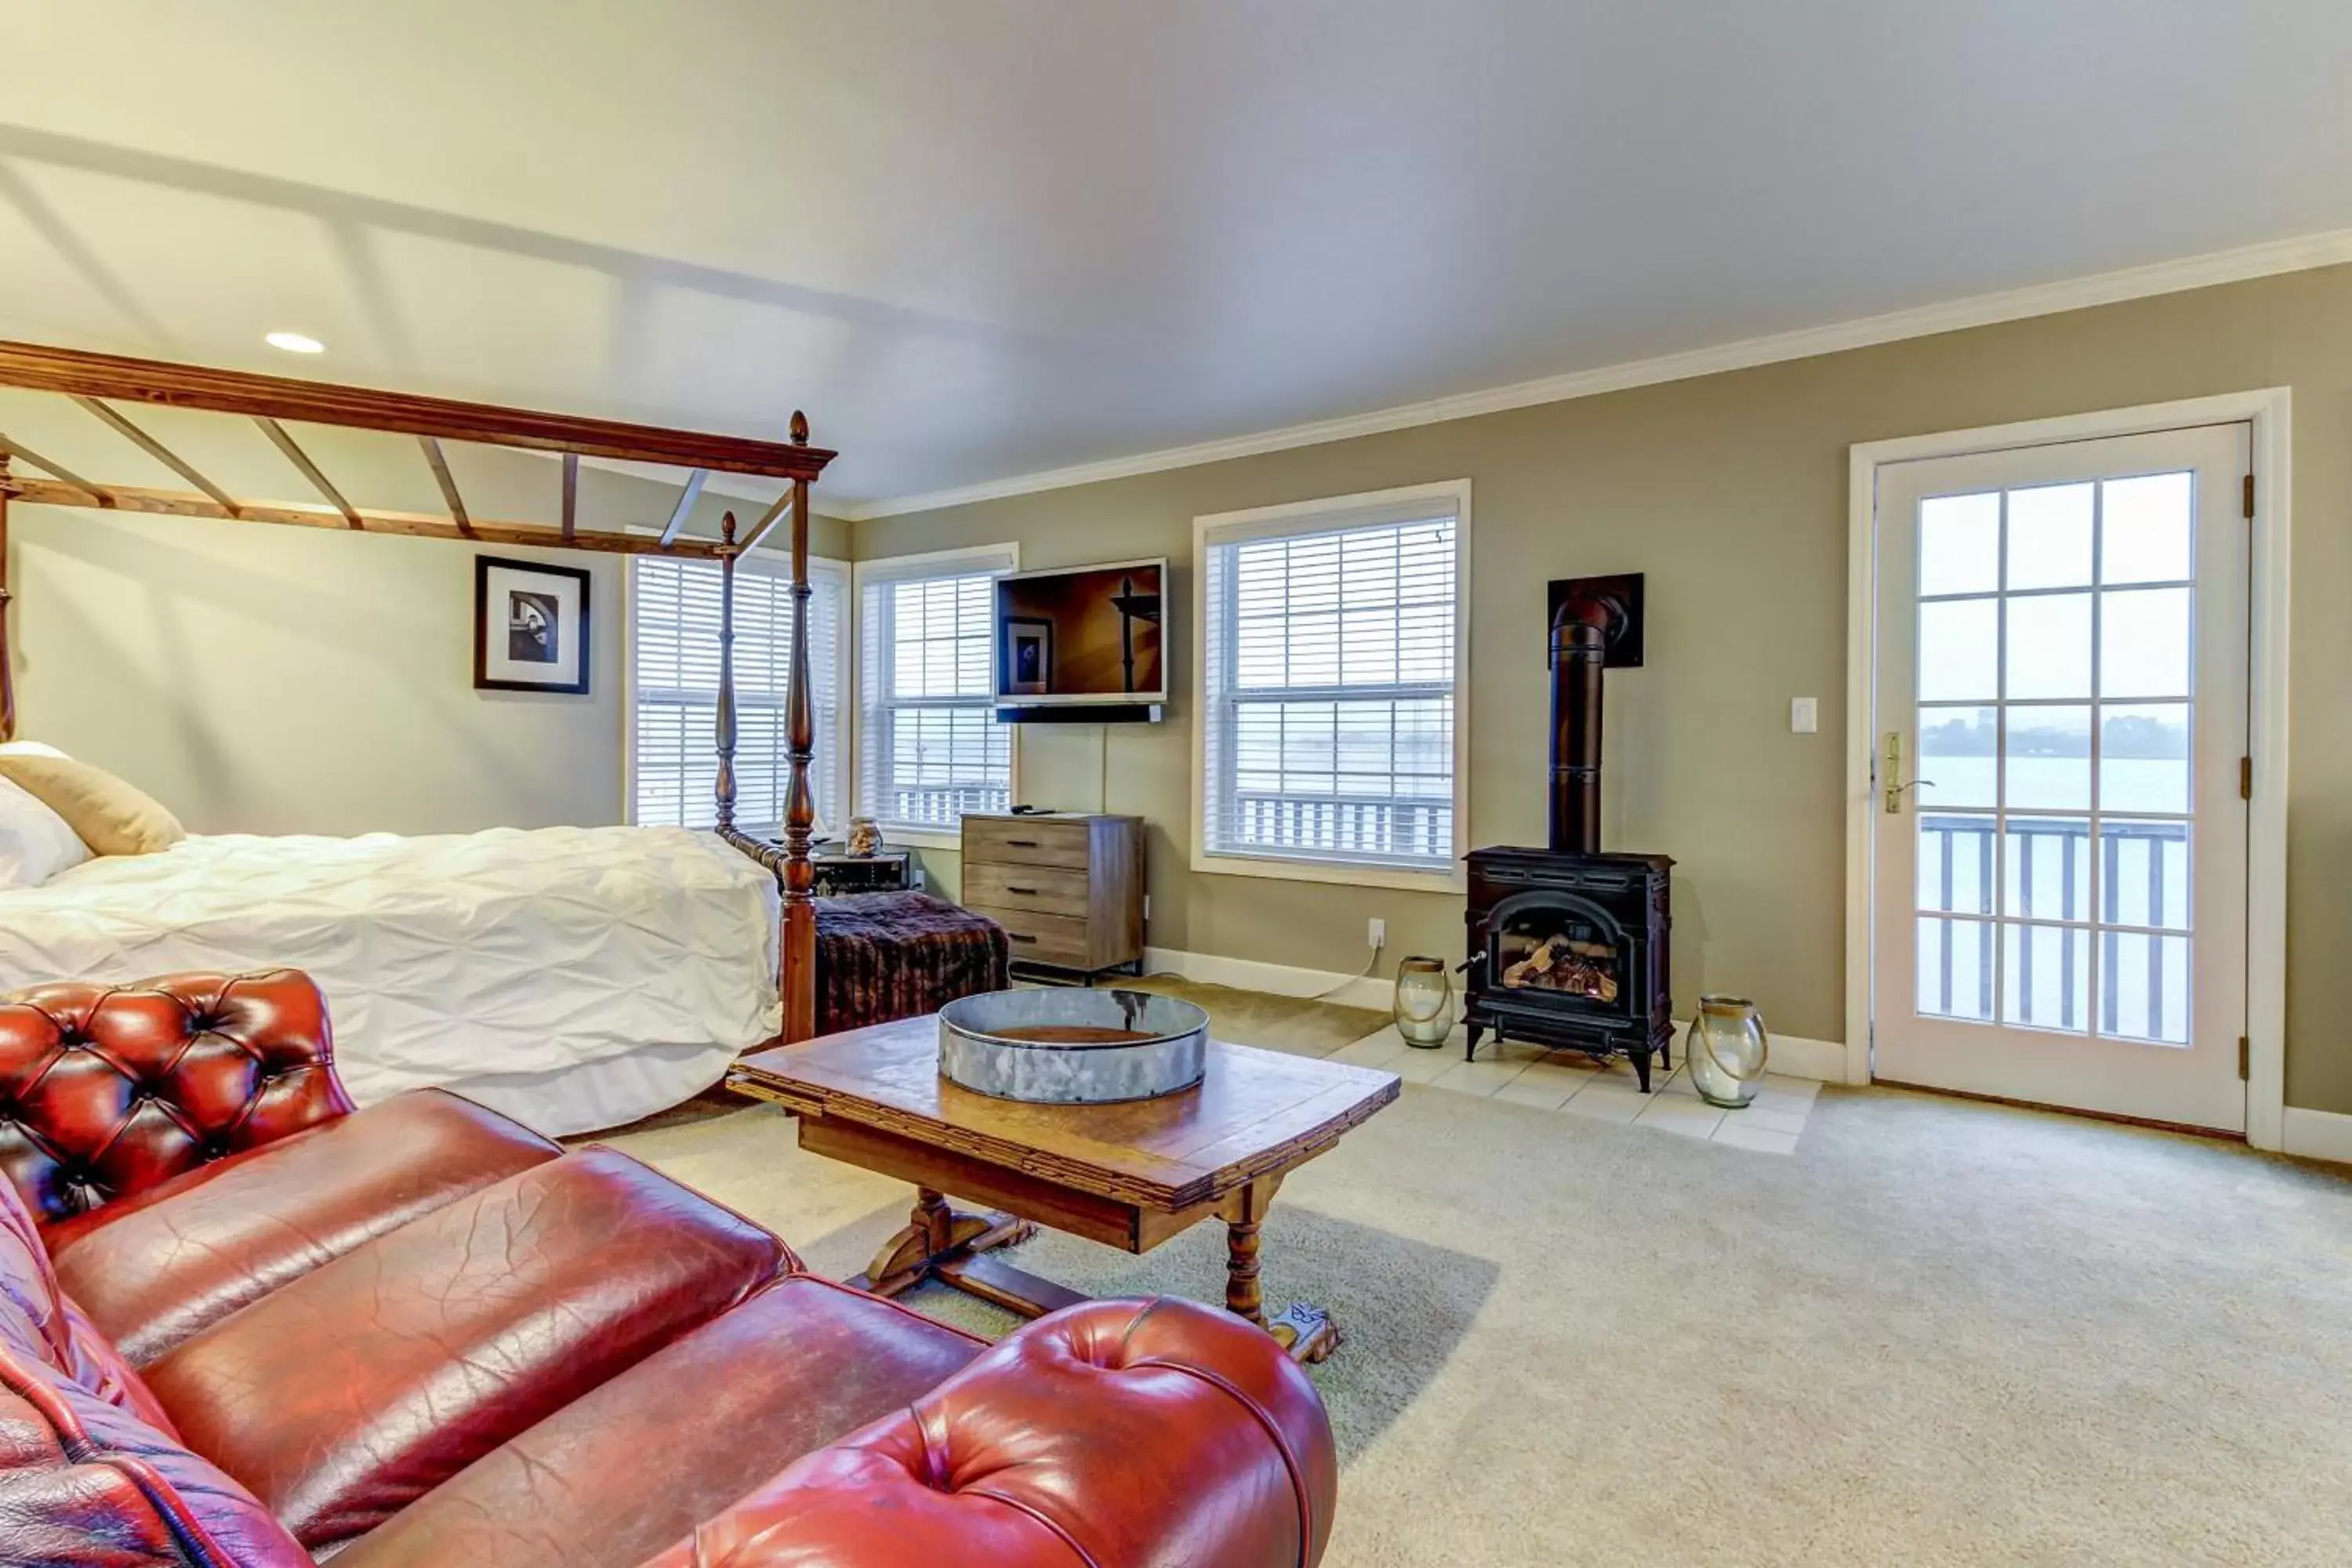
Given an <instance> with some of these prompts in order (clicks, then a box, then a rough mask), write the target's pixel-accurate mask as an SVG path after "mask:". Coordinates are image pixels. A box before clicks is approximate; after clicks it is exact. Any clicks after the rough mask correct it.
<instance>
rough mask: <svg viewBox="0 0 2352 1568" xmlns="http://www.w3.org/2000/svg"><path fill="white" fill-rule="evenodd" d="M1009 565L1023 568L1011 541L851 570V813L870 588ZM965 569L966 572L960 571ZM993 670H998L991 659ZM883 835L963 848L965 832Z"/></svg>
mask: <svg viewBox="0 0 2352 1568" xmlns="http://www.w3.org/2000/svg"><path fill="white" fill-rule="evenodd" d="M1006 562H1009V563H1010V564H1009V565H1007V566H1004V567H1003V571H1005V572H1018V571H1020V570H1021V542H1020V541H1018V540H1010V541H1007V542H1004V543H1002V544H970V545H962V546H959V547H958V548H956V549H953V550H924V551H918V552H914V553H912V554H908V555H877V556H876V557H874V558H873V559H872V560H870V561H859V562H856V563H854V564H853V565H852V566H851V568H850V584H849V597H850V611H851V613H850V614H849V615H847V616H844V617H843V621H844V623H845V625H846V626H848V631H847V633H846V635H847V637H849V653H850V660H851V663H850V676H851V679H850V681H849V688H848V689H849V693H850V711H849V713H848V715H847V723H846V725H845V729H846V730H847V731H848V733H847V737H846V738H847V741H848V745H849V756H848V768H849V771H848V782H849V793H848V794H847V795H844V796H843V797H842V798H843V799H845V800H846V801H848V802H849V804H850V809H851V810H852V811H853V812H854V811H856V809H857V802H858V801H859V800H860V799H861V798H863V796H864V794H865V790H866V779H865V776H864V774H863V773H861V772H859V768H860V767H861V765H862V763H863V760H864V758H865V755H866V658H865V647H866V626H865V621H866V584H869V583H888V582H896V581H898V580H900V579H904V578H908V577H952V576H961V575H962V574H963V573H964V572H966V571H973V570H981V571H991V572H994V571H997V570H998V569H999V563H1006ZM959 568H961V569H962V570H959ZM990 668H991V669H993V668H995V666H994V661H993V658H992V659H991V663H990ZM1006 728H1007V729H1009V730H1010V731H1012V733H1011V735H1010V736H1009V737H1008V738H1007V741H1008V745H1009V747H1010V759H1011V761H1010V768H1009V772H1008V775H1007V777H1008V783H1007V788H1008V791H1009V793H1010V794H1011V795H1012V798H1013V799H1014V800H1016V801H1017V800H1019V799H1020V798H1021V726H1020V725H1018V724H1012V725H1007V726H1006ZM884 833H885V837H887V840H888V841H889V843H890V844H891V845H892V846H894V847H895V846H900V845H904V846H908V847H913V848H917V849H961V848H962V847H963V834H962V833H961V830H959V831H956V832H952V833H950V832H946V831H943V830H941V829H939V828H929V827H898V826H886V827H885V829H884Z"/></svg>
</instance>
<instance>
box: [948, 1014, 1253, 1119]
mask: <svg viewBox="0 0 2352 1568" xmlns="http://www.w3.org/2000/svg"><path fill="white" fill-rule="evenodd" d="M1208 1054H1209V1016H1208V1014H1206V1013H1204V1012H1202V1010H1201V1009H1200V1008H1198V1007H1196V1006H1194V1005H1192V1003H1190V1002H1180V1001H1178V1000H1177V999H1176V998H1175V997H1173V996H1155V995H1153V994H1151V993H1150V992H1148V991H1116V990H1109V991H1096V990H1090V989H1086V988H1082V987H1077V986H1069V987H1057V988H1053V989H1030V990H1021V991H989V992H983V993H982V994H980V995H977V996H963V997H959V998H958V999H957V1000H955V1001H953V1002H950V1003H949V1004H948V1005H946V1006H944V1007H942V1008H940V1074H941V1075H942V1076H943V1077H945V1078H946V1079H948V1080H949V1081H950V1082H951V1083H957V1084H961V1085H962V1086H963V1087H964V1088H966V1089H971V1090H973V1091H975V1092H977V1093H980V1094H986V1095H992V1096H994V1097H995V1098H996V1099H999V1100H1030V1101H1033V1102H1034V1103H1038V1104H1045V1105H1108V1104H1111V1103H1114V1102H1116V1101H1118V1100H1150V1099H1153V1098H1155V1097H1157V1096H1160V1095H1163V1094H1175V1093H1178V1092H1180V1091H1181V1090H1183V1089H1190V1088H1192V1086H1193V1085H1194V1084H1196V1083H1199V1082H1200V1081H1201V1074H1202V1070H1203V1069H1204V1068H1205V1067H1206V1065H1207V1062H1208Z"/></svg>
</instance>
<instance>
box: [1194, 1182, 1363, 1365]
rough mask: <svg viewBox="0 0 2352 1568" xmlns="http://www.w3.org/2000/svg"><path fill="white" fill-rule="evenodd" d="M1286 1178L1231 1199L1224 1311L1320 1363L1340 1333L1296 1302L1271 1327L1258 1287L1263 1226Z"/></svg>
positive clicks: (1317, 1311) (1298, 1356)
mask: <svg viewBox="0 0 2352 1568" xmlns="http://www.w3.org/2000/svg"><path fill="white" fill-rule="evenodd" d="M1280 1185H1281V1178H1280V1177H1278V1176H1277V1177H1276V1178H1274V1179H1273V1180H1271V1181H1259V1182H1254V1183H1252V1184H1250V1185H1248V1186H1246V1187H1244V1188H1243V1189H1242V1190H1241V1191H1239V1192H1237V1193H1235V1194H1233V1196H1231V1197H1229V1198H1227V1199H1226V1200H1225V1202H1224V1205H1223V1215H1224V1221H1225V1310H1227V1311H1228V1312H1231V1313H1233V1314H1234V1316H1235V1317H1237V1318H1246V1319H1248V1320H1249V1321H1251V1322H1253V1323H1255V1324H1256V1325H1257V1326H1258V1327H1259V1328H1261V1329H1264V1330H1265V1331H1266V1332H1267V1333H1270V1334H1272V1335H1273V1336H1274V1337H1275V1340H1276V1342H1277V1343H1279V1344H1280V1345H1281V1346H1282V1348H1283V1349H1284V1350H1286V1351H1288V1352H1290V1355H1291V1358H1292V1359H1293V1360H1295V1361H1302V1362H1318V1361H1321V1360H1323V1359H1324V1358H1325V1357H1326V1356H1328V1355H1329V1354H1330V1353H1331V1352H1333V1351H1335V1350H1337V1349H1339V1329H1338V1328H1337V1327H1335V1326H1334V1325H1333V1323H1332V1321H1331V1318H1330V1314H1328V1313H1327V1312H1325V1311H1324V1310H1322V1309H1321V1308H1320V1307H1310V1306H1308V1305H1307V1303H1306V1302H1304V1301H1295V1302H1293V1303H1291V1305H1290V1306H1288V1307H1286V1308H1285V1309H1284V1310H1282V1311H1281V1312H1280V1313H1279V1314H1277V1315H1276V1317H1275V1318H1274V1320H1273V1321H1271V1322H1269V1321H1267V1320H1266V1315H1265V1295H1264V1292H1263V1291H1262V1290H1261V1289H1259V1286H1258V1226H1260V1225H1261V1224H1262V1223H1264V1218H1265V1211H1266V1209H1267V1207H1268V1206H1269V1205H1272V1204H1273V1202H1274V1190H1275V1188H1276V1187H1278V1186H1280Z"/></svg>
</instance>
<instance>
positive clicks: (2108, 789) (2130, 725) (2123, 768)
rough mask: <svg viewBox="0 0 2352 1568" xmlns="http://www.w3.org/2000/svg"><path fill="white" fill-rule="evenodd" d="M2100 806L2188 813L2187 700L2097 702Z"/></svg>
mask: <svg viewBox="0 0 2352 1568" xmlns="http://www.w3.org/2000/svg"><path fill="white" fill-rule="evenodd" d="M2099 809H2100V810H2101V811H2167V812H2176V813H2179V814H2180V815H2183V816H2186V815H2187V814H2188V811H2189V704H2188V703H2186V702H2108V703H2103V704H2101V705H2100V708H2099Z"/></svg>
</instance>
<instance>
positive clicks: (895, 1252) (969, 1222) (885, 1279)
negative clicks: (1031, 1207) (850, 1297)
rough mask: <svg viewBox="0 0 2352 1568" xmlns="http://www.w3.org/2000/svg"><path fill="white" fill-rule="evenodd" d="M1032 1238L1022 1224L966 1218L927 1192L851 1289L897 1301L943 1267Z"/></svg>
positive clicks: (1002, 1218)
mask: <svg viewBox="0 0 2352 1568" xmlns="http://www.w3.org/2000/svg"><path fill="white" fill-rule="evenodd" d="M1036 1234H1037V1227H1036V1226H1034V1225H1033V1224H1031V1223H1030V1222H1029V1221H1027V1220H1025V1219H1015V1218H1013V1216H1012V1215H1003V1214H965V1213H963V1212H961V1210H958V1209H955V1208H951V1207H950V1206H949V1205H948V1200H947V1199H946V1197H945V1196H943V1195H942V1194H939V1193H935V1192H933V1191H931V1189H930V1188H929V1187H919V1188H917V1189H916V1192H915V1212H914V1213H913V1214H912V1215H909V1216H908V1221H907V1226H906V1228H905V1229H904V1230H901V1231H899V1232H898V1234H897V1235H895V1236H893V1237H891V1238H890V1239H889V1240H887V1241H886V1242H884V1243H883V1244H882V1250H881V1251H879V1252H877V1253H876V1254H875V1255H874V1261H873V1262H871V1263H869V1264H867V1265H866V1272H865V1273H863V1274H861V1275H859V1276H858V1277H857V1278H856V1279H852V1280H851V1281H850V1284H851V1285H852V1286H854V1287H856V1289H861V1290H871V1291H873V1292H874V1293H875V1294H876V1295H877V1296H896V1295H899V1294H901V1293H903V1292H905V1291H908V1290H911V1289H914V1288H915V1287H916V1286H917V1285H919V1284H921V1283H922V1282H923V1281H924V1280H925V1279H929V1278H930V1277H931V1276H932V1275H933V1274H934V1273H935V1272H937V1271H938V1269H939V1268H940V1266H941V1265H943V1264H948V1263H954V1262H960V1261H961V1260H963V1259H965V1258H971V1257H973V1256H974V1255H976V1254H978V1253H982V1252H985V1251H988V1250H989V1249H990V1248H992V1247H1018V1246H1019V1245H1020V1244H1021V1243H1023V1242H1024V1241H1026V1240H1028V1239H1029V1238H1030V1237H1033V1236H1034V1235H1036Z"/></svg>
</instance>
